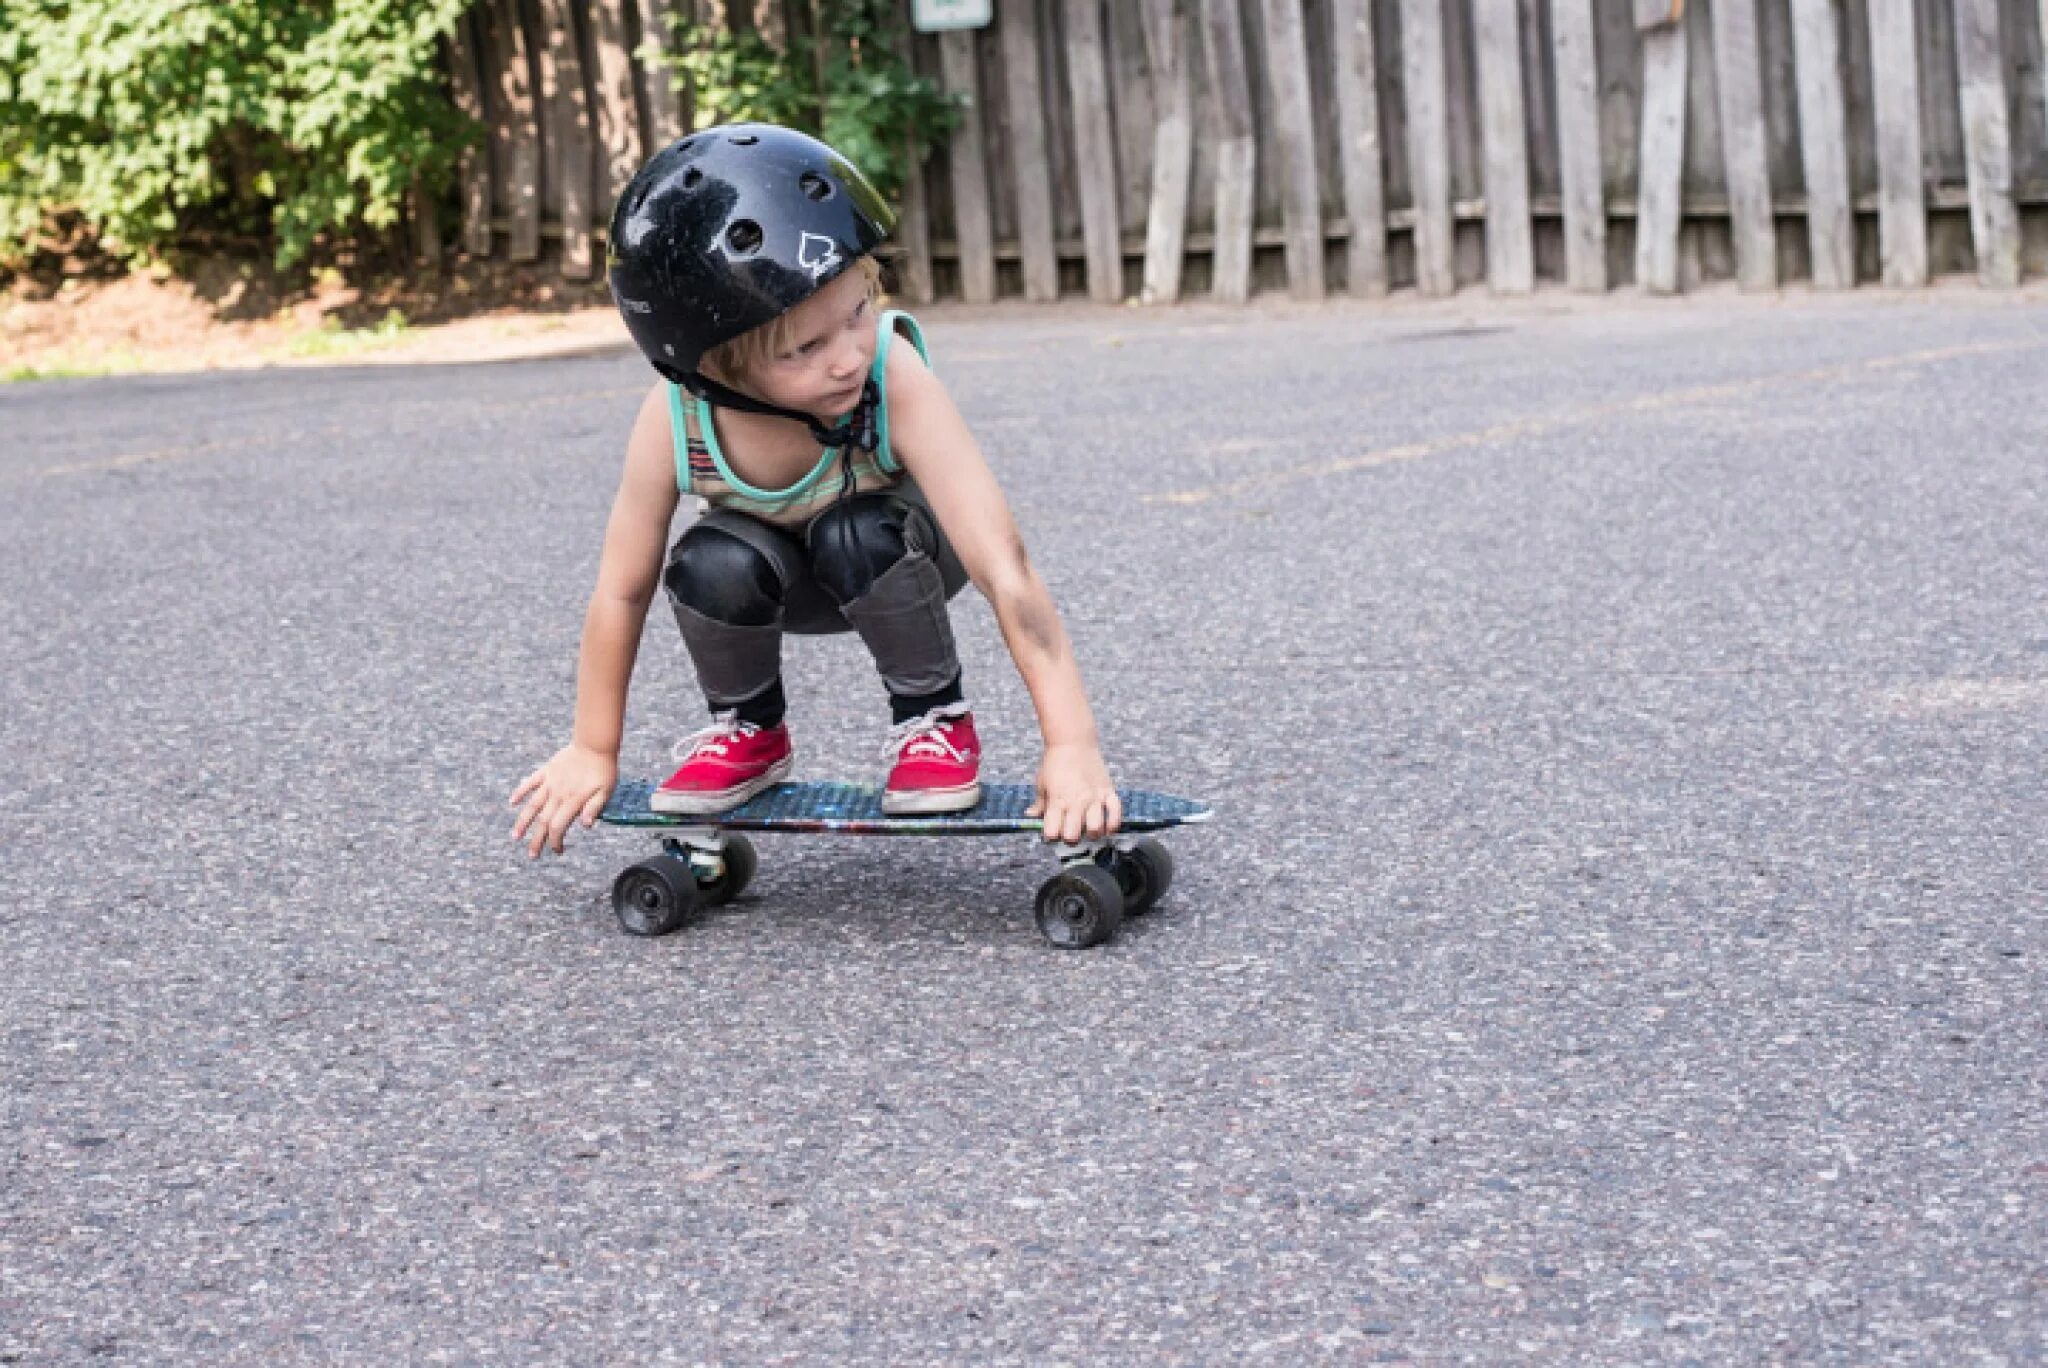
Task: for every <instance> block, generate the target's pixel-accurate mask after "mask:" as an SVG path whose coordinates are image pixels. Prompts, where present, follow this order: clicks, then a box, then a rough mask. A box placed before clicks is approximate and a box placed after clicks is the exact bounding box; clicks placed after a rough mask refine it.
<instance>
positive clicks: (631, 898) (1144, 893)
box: [599, 779, 1212, 950]
mask: <svg viewBox="0 0 2048 1368" xmlns="http://www.w3.org/2000/svg"><path fill="white" fill-rule="evenodd" d="M653 792H654V785H653V784H652V783H650V782H649V781H648V780H645V779H629V780H626V781H625V782H623V783H621V784H620V785H619V786H618V788H617V789H616V790H615V791H614V792H613V794H612V799H611V802H610V803H608V804H606V806H605V810H604V812H603V813H601V814H600V817H599V820H601V821H604V822H606V823H608V824H610V825H612V826H619V827H631V828H635V829H638V830H640V831H642V832H644V833H645V834H647V835H650V836H653V837H654V838H655V839H656V840H657V841H659V842H660V845H661V849H662V852H663V853H662V854H660V855H657V856H655V857H654V858H652V859H650V860H643V861H642V862H640V863H639V864H636V865H634V866H633V867H632V868H630V869H628V870H626V871H625V873H623V874H621V875H619V877H618V879H617V880H616V881H615V882H614V883H613V884H612V909H613V910H614V911H615V912H617V913H618V917H619V924H620V925H621V926H622V927H624V928H625V929H626V930H627V931H628V932H631V933H632V934H633V935H636V936H665V935H668V934H669V933H670V932H672V931H675V930H677V929H679V928H680V927H682V926H683V925H684V924H685V923H687V922H688V921H690V920H692V919H693V918H694V917H695V916H696V915H697V913H698V912H699V911H700V910H701V909H703V908H706V907H718V906H722V905H723V904H726V903H729V902H731V901H732V900H733V899H734V898H736V897H738V896H739V895H740V893H741V892H742V891H743V890H744V889H745V888H746V887H747V886H748V884H750V883H751V882H752V881H753V877H754V873H755V871H756V870H757V869H758V868H759V867H760V857H759V856H758V855H757V854H756V853H755V851H754V847H753V845H752V843H750V842H749V841H748V840H747V838H746V836H745V835H744V834H743V833H746V832H771V833H772V832H782V833H786V834H792V835H794V834H800V833H818V832H829V833H833V834H837V835H843V836H993V835H999V834H1002V833H1006V832H1036V833H1042V832H1043V831H1044V829H1045V824H1044V822H1043V821H1041V820H1040V819H1039V818H1037V817H1029V816H1026V815H1025V809H1026V808H1029V807H1030V806H1031V804H1032V801H1033V799H1034V798H1036V796H1037V794H1036V791H1035V790H1034V789H1032V788H1031V787H1030V786H1028V785H1025V784H984V785H983V786H982V790H981V801H980V802H979V803H977V804H976V805H975V806H974V807H972V808H970V809H968V810H967V811H965V812H951V813H938V814H932V813H925V814H919V815H916V816H891V815H890V814H888V813H886V812H883V811H882V796H881V794H880V793H879V792H877V791H876V790H874V789H872V788H863V787H861V786H859V785H857V784H831V783H807V784H778V785H776V786H775V787H774V788H772V789H769V790H767V791H766V792H764V793H761V794H758V795H756V796H755V797H754V798H753V799H751V800H750V801H748V802H745V803H742V804H740V805H739V806H738V807H733V808H728V809H726V810H725V811H724V812H712V813H691V814H688V815H683V814H671V813H665V812H656V811H654V810H653V809H652V808H650V807H648V805H647V800H648V798H649V796H650V795H651V794H652V793H653ZM1117 796H1118V797H1119V798H1121V799H1122V801H1123V809H1124V816H1123V824H1122V826H1121V827H1120V828H1119V829H1118V831H1117V833H1116V834H1115V835H1114V836H1111V837H1109V838H1108V839H1106V840H1095V841H1081V842H1077V843H1075V844H1072V845H1067V844H1057V845H1054V846H1052V847H1051V849H1052V850H1053V851H1054V852H1055V853H1056V854H1057V856H1058V858H1059V861H1060V870H1059V872H1058V873H1056V874H1054V875H1053V876H1052V878H1050V879H1049V880H1047V881H1046V882H1045V884H1044V885H1043V886H1042V887H1040V889H1039V890H1038V899H1037V905H1036V909H1037V917H1038V929H1039V930H1040V931H1041V932H1042V933H1043V934H1044V936H1045V938H1046V939H1047V940H1048V941H1051V942H1052V943H1053V944H1054V945H1057V946H1060V947H1062V948H1065V949H1072V950H1081V949H1086V948H1088V947H1089V946H1093V945H1100V944H1102V943H1103V942H1105V941H1107V940H1109V939H1110V938H1111V937H1113V936H1114V935H1115V934H1116V932H1117V928H1118V927H1119V926H1121V925H1122V924H1123V922H1124V920H1125V919H1126V918H1128V917H1136V916H1140V915H1142V914H1143V913H1145V912H1147V911H1150V910H1151V908H1152V907H1153V906H1154V905H1155V904H1156V903H1157V902H1158V901H1159V899H1160V898H1161V897H1163V896H1165V893H1166V890H1167V889H1168V888H1169V887H1170V886H1171V885H1172V883H1173V857H1172V856H1171V855H1170V854H1168V853H1167V850H1166V847H1165V846H1163V845H1161V844H1160V843H1159V842H1158V841H1156V840H1154V839H1152V838H1151V837H1150V836H1149V835H1147V834H1146V833H1147V832H1156V831H1164V830H1166V829H1167V828H1169V827H1178V826H1191V825H1194V824H1195V823H1198V822H1205V821H1207V820H1208V819H1209V818H1210V816H1211V815H1212V814H1211V812H1210V810H1209V807H1208V806H1207V805H1206V804H1204V803H1198V802H1195V801H1193V800H1191V799H1187V798H1176V797H1174V796H1172V795H1171V794H1165V793H1152V792H1150V791H1148V790H1145V789H1119V790H1118V791H1117Z"/></svg>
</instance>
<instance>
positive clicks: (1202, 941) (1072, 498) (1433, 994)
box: [0, 288, 2048, 1365]
mask: <svg viewBox="0 0 2048 1368" xmlns="http://www.w3.org/2000/svg"><path fill="white" fill-rule="evenodd" d="M932 342H933V346H934V349H935V355H936V358H937V362H938V365H939V367H940V369H941V372H942V373H943V374H944V375H946V376H947V377H949V378H950V380H951V382H952V383H953V385H954V387H955V390H956V393H957V394H958V395H959V397H960V401H961V403H962V405H963V407H964V409H965V411H966V413H967V415H968V417H969V418H970V420H971V422H972V423H973V425H974V427H975V429H976V431H977V432H978V433H979V434H980V437H981V440H982V442H983V443H984V444H985V446H986V448H987V450H988V453H989V456H990V459H991V461H992V462H993V464H994V466H995V467H996V469H997V472H998V474H999V476H1000V477H1001V479H1002V481H1003V483H1004V485H1005V486H1006V488H1007V489H1008V491H1009V493H1010V496H1011V498H1012V500H1013V503H1014V506H1015V509H1016V511H1017V514H1018V517H1019V520H1020V522H1021V524H1022V526H1023V528H1024V531H1025V535H1026V538H1027V541H1028V542H1029V544H1030V546H1031V548H1032V551H1033V553H1034V556H1035V558H1036V560H1037V562H1038V564H1039V565H1040V566H1041V567H1042V568H1043V570H1044V573H1045V575H1046V578H1047V579H1048V581H1049V582H1050V583H1051V585H1052V587H1053V589H1054V592H1055V595H1056V597H1057V599H1058V600H1059V602H1060V604H1061V606H1062V609H1063V612H1064V614H1065V617H1066V620H1067V623H1068V625H1069V628H1070V630H1071V631H1072V634H1073V636H1074V639H1075V641H1076V643H1077V647H1078V651H1079V654H1080V657H1081V660H1082V664H1083V668H1084V671H1085V673H1086V676H1087V678H1088V680H1089V682H1090V686H1091V692H1092V695H1093V698H1094V702H1095V704H1096V707H1097V709H1098V712H1099V715H1100V719H1101V723H1102V728H1103V734H1104V737H1105V741H1106V748H1107V751H1108V753H1109V755H1110V757H1111V759H1112V762H1113V764H1114V766H1115V767H1116V769H1117V772H1118V774H1119V777H1120V779H1121V780H1122V781H1123V782H1124V783H1127V784H1131V785H1138V786H1146V787H1154V788H1163V789H1168V790H1172V791H1176V792H1183V793H1189V794H1195V795H1199V796H1203V797H1206V798H1209V799H1211V800H1213V801H1214V803H1215V804H1216V807H1217V809H1218V813H1219V816H1218V818H1217V820H1216V822H1215V823H1214V824H1213V825H1211V826H1209V827H1207V828H1204V829H1201V830H1198V831H1191V832H1183V833H1177V834H1176V836H1175V838H1174V839H1173V840H1172V846H1173V848H1174V850H1175V851H1176V853H1177V855H1178V857H1179V862H1180V871H1181V872H1180V881H1179V883H1178V885H1177V887H1176V888H1175V890H1174V891H1173V893H1172V894H1171V895H1170V896H1169V898H1168V901H1167V903H1166V905H1165V906H1163V907H1162V908H1161V909H1160V910H1159V911H1158V912H1157V913H1156V914H1155V915H1153V916H1151V917H1149V918H1147V919H1145V920H1144V921H1142V922H1137V923H1134V924H1132V925H1131V926H1130V927H1128V928H1127V929H1126V931H1125V932H1124V934H1123V935H1122V937H1121V938H1120V939H1118V940H1117V941H1116V942H1115V943H1114V944H1112V945H1110V946H1108V947H1105V948H1103V949H1101V950H1098V951H1094V952H1088V953H1069V952H1061V951H1057V950H1054V949H1051V948H1050V947H1048V946H1047V945H1046V944H1045V943H1044V942H1043V941H1042V940H1041V939H1040V937H1039V935H1038V932H1037V930H1036V928H1035V927H1034V925H1033V922H1032V917H1031V899H1032V895H1033V892H1034V890H1035V889H1036V887H1037V885H1038V883H1039V882H1040V880H1041V879H1042V878H1043V877H1044V876H1045V875H1046V874H1047V873H1048V872H1050V869H1051V867H1052V863H1051V861H1050V859H1049V857H1047V856H1046V855H1045V853H1044V852H1043V851H1041V850H1039V849H1037V848H1035V847H1034V845H1033V844H1032V843H1031V842H1030V841H1028V840H1024V839H1018V838H1007V839H998V840H986V841H981V840H953V841H925V842H916V841H909V842H900V843H893V844H892V843H879V842H873V841H866V842H864V841H859V840H831V839H811V838H783V839H776V840H768V841H764V842H763V849H762V854H763V868H762V872H761V875H760V877H759V879H758V881H757V883H756V884H755V887H754V889H753V890H752V891H751V892H750V893H749V895H748V896H747V897H745V898H744V899H743V900H742V901H741V902H740V904H738V905H737V906H736V907H734V908H731V909H728V910H725V911H722V912H718V913H715V914H712V915H710V916H708V917H707V918H706V919H705V920H704V921H703V922H701V923H700V924H698V925H695V926H693V927H691V928H689V929H686V930H685V931H683V932H682V933H680V934H678V935H676V936H673V937H670V938H667V939H662V940H644V939H636V938H632V937H629V936H626V935H624V934H622V932H621V931H620V929H619V927H618V925H617V923H616V922H615V920H614V919H613V917H612V914H611V911H610V908H609V903H608V889H609V886H610V882H611V880H612V878H613V876H614V875H615V874H616V873H617V872H618V871H619V870H620V869H621V868H622V867H624V865H626V864H627V863H629V862H630V861H632V860H634V859H638V858H640V857H641V856H643V855H644V854H647V853H651V852H652V846H651V844H650V843H649V842H648V841H647V840H646V839H645V838H644V837H635V836H633V835H631V834H629V833H622V832H613V831H605V830H599V831H596V832H588V833H586V832H580V831H579V832H578V833H577V834H576V836H575V837H574V838H572V842H571V848H570V853H569V855H568V857H567V858H565V859H560V860H555V859H550V860H547V861H544V862H541V863H538V864H535V863H530V862H529V861H528V860H526V859H525V858H524V856H523V855H522V854H521V853H519V852H517V851H516V850H515V848H514V846H513V844H512V842H511V840H510V836H509V832H510V822H511V814H510V812H509V810H508V809H507V807H506V805H505V799H506V795H507V793H508V791H509V790H510V788H511V787H512V785H513V783H514V782H515V781H516V780H517V779H518V778H519V777H520V776H521V775H522V774H524V773H525V772H526V771H527V770H529V769H530V768H532V767H533V766H534V765H535V764H537V763H538V762H540V761H541V760H542V759H544V758H545V757H546V756H547V755H548V754H549V753H551V752H552V751H553V749H554V748H555V747H556V746H558V745H560V744H561V743H562V742H564V741H565V740H566V739H567V738H568V734H569V723H570V714H571V705H572V699H573V683H574V680H573V670H574V665H575V655H576V646H577V639H578V633H579V629H580V624H581V617H582V610H583V605H584V601H585V599H586V597H587V595H588V594H589V592H590V588H591V584H592V580H593V575H594V572H595V569H596V564H597V555H598V548H599V541H600V534H601V531H602V528H603V524H604V519H605V514H606V509H607V507H608V505H609V502H610V499H611V495H612V489H613V483H614V480H615V478H616V474H617V468H618V465H619V454H620V450H621V445H622V440H623V438H624V435H625V433H626V430H627V427H628V425H629V422H630V420H631V418H632V415H633V412H634V408H635V403H636V400H637V398H638V396H639V395H640V394H641V393H643V392H644V390H645V387H646V385H647V384H648V381H649V378H650V377H649V375H648V373H647V371H646V368H645V366H644V365H643V364H642V363H640V361H639V360H638V359H637V358H635V357H632V356H628V355H623V354H620V353H617V352H613V353H610V354H606V355H595V356H586V357H582V358H574V359H559V358H558V359H554V360H548V361H536V362H530V363H522V364H508V365H495V366H474V367H439V368H418V369H406V370H394V369H389V368H378V369H369V368H362V369H336V370H330V371H321V372H309V371H304V370H298V371H290V372H280V373H256V374H240V375H217V376H196V377H158V378H150V379H139V380H103V381H89V382H65V383H56V384H48V385H35V386H22V387H15V388H11V389H7V390H4V391H0V558H4V559H0V571H4V584H5V594H4V597H0V660H4V662H5V665H4V672H5V679H6V685H7V705H6V708H5V710H4V714H0V1363H5V1364H45V1363H57V1364H70V1363H93V1364H98V1363H138V1364H144V1363H146V1364H159V1363H174V1362H182V1363H206V1364H278V1363H298V1362H304V1363H316V1362H317V1363H325V1362H355V1363H384V1364H397V1363H405V1364H441V1363H446V1364H567V1363H575V1364H600V1363H616V1364H624V1363H648V1364H663V1363H676V1364H691V1363H781V1362H791V1363H821V1362H850V1363H870V1364H909V1363H968V1362H972V1363H1015V1364H1030V1365H1040V1364H1051V1363H1060V1362H1067V1363H1076V1364H1095V1363H1141V1364H1150V1363H1189V1364H1195V1363H1217V1362H1225V1361H1230V1362H1240V1361H1242V1362H1253V1361H1267V1362H1273V1363H1298V1362H1309V1361H1328V1362H1374V1361H1390V1362H1398V1361H1416V1362H1425V1363H1440V1362H1453V1361H1472V1362H1493V1363H1499V1362H1528V1361H1542V1362H1558V1363H1577V1362H1587V1361H1600V1362H1630V1363H1639V1362H1688V1361H1690V1362H1699V1363H1748V1362H1756V1361H1760V1360H1799V1361H1811V1362H1832V1363H1844V1364H1868V1363H1878V1362H1887V1363H1894V1362H1895V1363H1926V1364H1944V1365H1947V1364H1965V1363H1978V1362H1983V1363H2012V1364H2020V1363H2029V1362H2034V1363H2038V1362H2041V1361H2042V1360H2043V1357H2044V1355H2048V1341H2044V1326H2048V992H2044V988H2048V402H2044V395H2048V296H2044V295H2043V294H2042V292H2041V291H2040V290H2039V289H2035V290H2033V291H2031V292H2030V293H2028V294H2025V295H2021V296H2017V297H2013V296H2007V297H2003V298H1999V297H1993V296H1987V295H1982V294H1979V293H1977V292H1976V291H1974V290H1971V289H1967V288H1964V289H1955V288H1945V289H1942V290H1938V291H1935V292H1933V293H1929V294H1923V295H1912V296H1893V295H1885V294H1878V293H1869V294H1859V295H1856V296H1853V297H1838V298H1819V297H1814V296H1808V295H1790V296H1786V297H1783V298H1775V299H1766V300H1745V299H1741V298H1737V297H1733V296H1726V295H1721V296H1713V297H1708V298H1704V299H1694V300H1689V301H1684V302H1679V303H1674V304H1671V305H1669V306H1663V305H1657V304H1652V303H1645V302H1641V301H1632V300H1626V299H1617V300H1613V301H1605V302H1599V303H1594V304H1590V305H1589V304H1583V303H1578V302H1573V301H1566V300H1563V299H1561V298H1559V297H1554V296H1540V297H1538V298H1537V299H1536V300H1534V301H1531V302H1525V303H1520V304H1498V303H1493V302H1490V301H1487V300H1484V299H1461V300H1458V301H1455V302H1453V303H1450V304H1442V305H1422V304H1416V303H1412V302H1409V303H1398V304H1393V305H1381V306H1376V307H1368V306H1360V305H1347V304H1333V305H1331V306H1329V307H1327V308H1324V309H1319V310H1308V309H1302V308H1296V307H1292V306H1286V305H1275V306H1269V307H1264V308H1260V309H1256V310H1254V311H1252V312H1249V313H1243V314H1233V313H1227V312H1221V311H1214V310H1209V309H1206V308H1194V309H1187V310H1179V311H1173V310H1169V311H1163V312H1159V313H1156V314H1141V313H1138V312H1136V311H1118V312H1108V311H1102V312H1096V311H1091V310H1085V309H1068V310H1058V311H1052V312H1044V313H1039V312H1033V311H1031V310H1028V309H1021V308H1020V309H1016V310H1013V311H1009V312H1006V313H1003V314H1000V315H990V314H987V313H982V314H962V313H954V314H947V313H943V312H941V313H937V314H935V315H934V316H933V318H932ZM956 617H957V619H958V621H959V623H960V626H961V633H962V637H963V649H964V652H965V657H966V661H967V683H968V686H969V689H970V691H971V695H972V697H973V699H974V701H975V702H976V704H977V705H978V708H979V713H980V717H981V719H982V724H983V731H984V735H985V736H986V737H988V739H989V750H990V764H989V771H990V774H991V777H994V778H1004V779H1022V778H1028V777H1029V775H1030V774H1031V772H1032V769H1033V766H1034V765H1035V763H1036V760H1037V751H1036V733H1035V730H1034V727H1033V723H1032V718H1031V712H1030V708H1029V702H1028V699H1027V697H1026V695H1025V694H1024V692H1023V689H1022V687H1021V685H1020V683H1019V681H1018V679H1017V677H1016V675H1015V672H1014V670H1013V669H1012V668H1011V667H1010V665H1009V663H1008V659H1007V657H1006V655H1005V653H1004V651H1003V649H1002V644H1001V641H1000V638H999V637H998V635H997V634H996V631H995V628H994V623H993V619H992V616H991V614H990V612H989V610H988V608H987V606H986V604H985V603H983V602H982V601H981V600H980V599H979V598H977V597H974V596H973V595H972V594H971V593H970V594H969V595H967V596H965V597H963V599H962V600H961V603H960V606H959V608H958V609H957V611H956ZM788 672H789V687H790V694H791V697H792V700H793V712H792V724H793V726H794V729H795V733H796V736H797V741H798V746H799V749H800V752H801V756H802V759H801V762H800V768H801V773H803V774H804V775H807V776H809V777H814V778H823V777H861V776H871V775H875V774H877V773H878V772H879V758H878V757H879V751H880V747H881V744H882V741H883V739H884V737H885V735H886V732H887V722H888V718H887V715H886V709H885V706H884V700H883V696H882V692H881V689H880V687H879V685H878V683H877V682H876V681H875V679H874V676H873V672H872V668H871V666H870V664H869V663H868V662H867V660H866V657H865V656H864V654H863V653H862V651H861V648H860V647H859V645H858V643H856V642H854V641H853V640H851V639H850V638H848V639H832V640H824V641H820V640H816V639H807V640H798V641H795V642H792V643H791V646H790V650H789V653H788ZM700 725H702V718H701V704H700V702H699V701H698V700H697V698H696V695H695V694H694V691H693V687H692V683H691V675H690V671H689V666H688V663H687V661H686V659H685V658H684V656H683V654H682V652H681V649H680V645H679V643H678V641H677V639H676V636H675V631H674V626H673V623H672V622H671V621H670V620H669V618H668V616H667V613H666V610H665V609H663V608H661V607H659V606H657V609H656V611H655V613H654V615H653V616H652V617H651V618H650V622H649V628H648V632H647V638H646V643H645V647H644V649H643V652H642V657H641V667H640V670H639V673H638V676H637V678H636V681H635V689H634V694H633V703H632V712H631V716H630V718H629V739H628V743H627V747H626V756H625V760H626V767H627V769H628V770H630V771H635V772H649V773H651V772H654V771H656V770H657V769H659V768H660V767H661V766H662V764H663V762H664V760H665V759H666V757H667V755H668V749H669V747H670V745H671V744H672V743H673V742H674V741H675V739H676V738H677V737H678V736H680V735H681V734H683V733H686V732H688V731H690V730H693V729H694V728H696V727H698V726H700Z"/></svg>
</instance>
